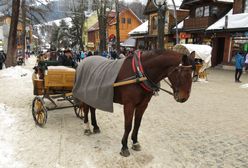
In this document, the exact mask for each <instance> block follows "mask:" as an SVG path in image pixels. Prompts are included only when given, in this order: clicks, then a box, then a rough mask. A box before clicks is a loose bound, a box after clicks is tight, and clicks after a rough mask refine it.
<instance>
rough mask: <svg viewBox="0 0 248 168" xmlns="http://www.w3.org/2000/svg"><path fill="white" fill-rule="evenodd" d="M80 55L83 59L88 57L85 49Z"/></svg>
mask: <svg viewBox="0 0 248 168" xmlns="http://www.w3.org/2000/svg"><path fill="white" fill-rule="evenodd" d="M80 57H81V59H84V58H85V57H86V55H85V53H84V51H81V53H80Z"/></svg>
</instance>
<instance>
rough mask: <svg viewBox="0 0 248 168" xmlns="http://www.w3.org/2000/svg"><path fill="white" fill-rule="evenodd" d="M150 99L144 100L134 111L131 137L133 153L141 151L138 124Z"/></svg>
mask: <svg viewBox="0 0 248 168" xmlns="http://www.w3.org/2000/svg"><path fill="white" fill-rule="evenodd" d="M150 99H151V98H148V99H145V100H144V101H143V102H142V103H140V104H139V105H138V106H137V107H136V109H135V119H134V128H133V132H132V137H131V138H132V141H133V145H132V149H133V150H135V151H140V150H141V146H140V144H139V142H138V132H139V127H140V123H141V120H142V116H143V114H144V112H145V110H146V108H147V106H148V102H149V101H150Z"/></svg>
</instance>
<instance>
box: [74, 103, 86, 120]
mask: <svg viewBox="0 0 248 168" xmlns="http://www.w3.org/2000/svg"><path fill="white" fill-rule="evenodd" d="M74 111H75V114H76V116H77V117H78V118H80V119H84V111H83V106H81V105H79V106H78V105H77V106H74Z"/></svg>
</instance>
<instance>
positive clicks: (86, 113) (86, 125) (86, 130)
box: [83, 104, 91, 135]
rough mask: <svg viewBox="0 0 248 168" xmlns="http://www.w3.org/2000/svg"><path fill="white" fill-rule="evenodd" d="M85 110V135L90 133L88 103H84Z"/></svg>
mask: <svg viewBox="0 0 248 168" xmlns="http://www.w3.org/2000/svg"><path fill="white" fill-rule="evenodd" d="M83 110H84V135H90V134H91V131H90V124H89V119H88V113H89V106H88V105H87V104H84V105H83Z"/></svg>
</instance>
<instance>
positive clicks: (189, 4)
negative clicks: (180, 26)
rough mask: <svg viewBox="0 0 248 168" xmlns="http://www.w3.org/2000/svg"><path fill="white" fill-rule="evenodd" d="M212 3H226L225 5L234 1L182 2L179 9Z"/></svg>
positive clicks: (192, 0) (200, 0) (188, 0)
mask: <svg viewBox="0 0 248 168" xmlns="http://www.w3.org/2000/svg"><path fill="white" fill-rule="evenodd" d="M211 1H212V2H213V3H226V4H231V3H233V1H234V0H208V1H207V0H183V2H182V4H181V6H180V8H181V9H189V8H191V6H195V5H201V4H203V3H209V2H211Z"/></svg>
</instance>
